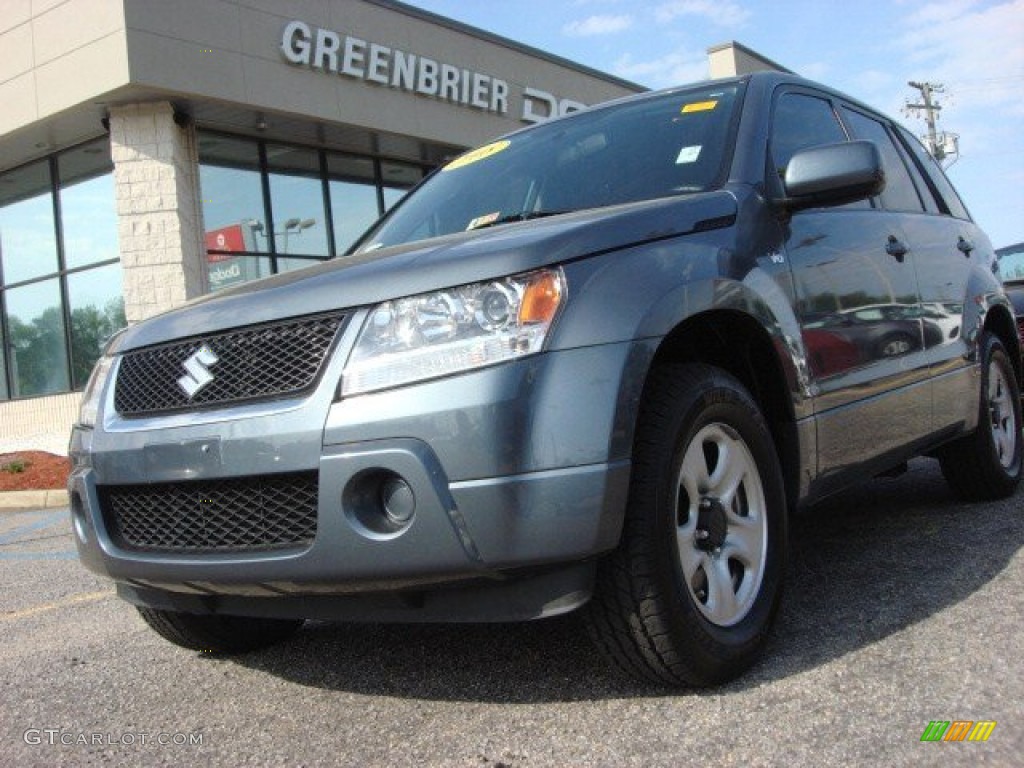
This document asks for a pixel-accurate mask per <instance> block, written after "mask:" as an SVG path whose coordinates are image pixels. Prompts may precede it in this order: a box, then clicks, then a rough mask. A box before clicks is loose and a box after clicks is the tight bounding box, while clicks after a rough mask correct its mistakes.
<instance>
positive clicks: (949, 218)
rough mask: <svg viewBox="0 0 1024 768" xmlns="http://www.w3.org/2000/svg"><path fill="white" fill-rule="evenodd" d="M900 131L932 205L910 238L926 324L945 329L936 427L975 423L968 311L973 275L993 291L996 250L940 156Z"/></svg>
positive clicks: (934, 357)
mask: <svg viewBox="0 0 1024 768" xmlns="http://www.w3.org/2000/svg"><path fill="white" fill-rule="evenodd" d="M895 131H896V134H897V137H898V139H899V140H900V146H901V148H902V149H904V150H905V151H906V152H908V153H909V154H908V157H909V158H910V160H911V162H910V170H911V173H912V174H913V176H914V178H915V181H916V182H917V184H918V186H919V187H920V188H921V190H922V196H923V197H924V198H925V201H926V203H927V205H928V211H927V213H926V214H924V215H921V216H916V217H914V221H913V224H912V230H908V238H909V239H910V240H911V242H912V244H913V247H914V248H915V250H917V251H918V252H919V254H920V257H919V258H918V259H917V260H916V262H915V264H916V266H917V282H918V285H919V287H920V291H921V302H922V308H923V310H924V312H925V322H926V323H929V322H930V323H933V324H934V325H936V326H938V328H939V330H940V331H941V333H935V332H933V334H932V335H933V337H934V339H935V341H934V342H929V343H928V351H929V362H930V364H931V367H932V373H933V375H934V376H935V384H934V402H935V408H934V411H933V426H934V428H935V429H936V430H942V429H948V428H953V427H958V426H960V425H962V424H963V423H964V422H966V423H968V424H971V423H973V420H974V419H975V417H976V409H977V396H978V395H977V391H978V387H977V380H976V378H975V377H974V375H973V365H972V362H971V360H972V356H971V354H970V352H971V344H970V341H969V338H970V327H971V318H970V317H968V315H967V313H968V312H970V311H971V310H972V308H973V307H974V299H973V297H972V296H971V295H970V291H971V288H970V281H971V273H972V272H974V273H975V275H976V276H978V277H979V278H981V277H982V276H984V282H985V283H987V284H989V290H991V287H990V285H991V284H993V283H994V282H995V278H994V277H990V275H991V274H992V265H993V261H994V259H995V251H994V250H993V249H992V245H991V243H990V242H989V240H988V237H987V236H986V235H985V234H984V233H983V232H982V231H981V230H980V229H979V228H978V226H977V225H976V224H975V223H974V222H973V221H971V217H970V214H968V212H967V209H966V208H965V207H964V205H963V203H962V202H961V201H960V197H959V196H958V195H957V193H956V190H955V189H954V188H953V185H952V184H950V183H949V180H948V179H947V178H946V175H945V174H944V173H943V171H942V168H940V167H939V164H938V163H937V162H936V161H935V159H934V158H933V157H932V156H931V155H929V154H928V152H927V150H925V148H924V147H923V146H922V145H921V143H920V142H919V141H918V140H917V139H916V138H914V136H912V135H911V134H910V133H909V132H908V131H906V130H905V129H903V128H900V127H898V126H897V127H896V129H895ZM926 329H927V326H926ZM926 340H927V339H926ZM958 406H959V407H958Z"/></svg>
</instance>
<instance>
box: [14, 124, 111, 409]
mask: <svg viewBox="0 0 1024 768" xmlns="http://www.w3.org/2000/svg"><path fill="white" fill-rule="evenodd" d="M58 212H59V218H58ZM117 238H118V232H117V214H116V209H115V202H114V183H113V166H112V163H111V161H110V145H109V143H108V141H107V140H106V138H102V139H97V140H96V141H92V142H89V143H87V144H83V145H80V146H77V147H74V148H72V149H69V150H66V151H64V152H61V153H59V154H57V155H53V156H51V157H49V158H47V159H45V160H41V161H37V162H34V163H31V164H29V165H25V166H22V167H20V168H16V169H13V170H10V171H6V172H3V173H0V310H2V311H0V365H2V375H0V398H2V399H10V398H20V397H35V396H39V395H47V394H54V393H58V392H67V391H69V390H78V389H82V388H83V387H84V386H85V383H86V381H87V380H88V377H89V373H90V371H91V370H92V366H93V364H94V363H95V362H96V360H97V358H98V357H99V355H100V354H101V352H102V349H103V345H104V344H105V343H106V341H107V340H108V339H109V338H110V336H112V335H113V334H114V333H116V332H117V331H118V330H120V329H121V328H123V327H125V325H126V323H125V316H124V299H123V294H122V291H121V282H122V280H121V265H120V261H119V255H118V253H119V252H118V239H117Z"/></svg>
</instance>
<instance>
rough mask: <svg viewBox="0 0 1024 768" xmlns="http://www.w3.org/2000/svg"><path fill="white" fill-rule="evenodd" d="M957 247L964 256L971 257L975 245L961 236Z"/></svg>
mask: <svg viewBox="0 0 1024 768" xmlns="http://www.w3.org/2000/svg"><path fill="white" fill-rule="evenodd" d="M956 247H957V249H958V250H959V251H960V252H961V253H962V254H963V255H964V256H970V255H971V251H973V250H974V243H973V242H971V241H970V240H968V239H967V238H966V237H964V236H963V235H961V236H960V239H959V240H957V241H956Z"/></svg>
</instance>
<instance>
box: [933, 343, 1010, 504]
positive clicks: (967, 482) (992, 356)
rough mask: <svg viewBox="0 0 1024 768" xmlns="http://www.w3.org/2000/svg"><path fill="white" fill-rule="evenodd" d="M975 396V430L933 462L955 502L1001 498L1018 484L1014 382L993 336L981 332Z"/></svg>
mask: <svg viewBox="0 0 1024 768" xmlns="http://www.w3.org/2000/svg"><path fill="white" fill-rule="evenodd" d="M979 351H980V355H979V357H980V362H981V393H980V402H979V405H978V408H979V413H978V428H977V429H976V430H975V431H974V432H973V433H972V434H970V435H967V436H966V437H962V438H960V439H959V440H956V441H955V442H952V443H950V444H949V445H946V446H944V447H943V448H942V450H941V451H940V452H939V454H938V456H939V462H940V465H941V467H942V474H943V476H944V477H945V478H946V482H947V483H949V486H950V488H952V489H953V492H954V493H956V494H957V495H958V496H959V497H960V498H962V499H966V500H969V501H986V500H992V499H1002V498H1006V497H1007V496H1009V495H1010V494H1012V493H1013V492H1014V491H1015V490H1016V488H1017V484H1018V483H1019V482H1020V474H1021V406H1020V390H1019V389H1018V386H1017V377H1016V376H1015V375H1014V372H1013V365H1012V364H1011V363H1010V358H1009V355H1007V354H1006V349H1005V347H1003V344H1002V342H1001V341H1000V340H999V337H998V336H996V335H995V334H993V333H985V335H984V336H982V338H981V344H980V345H979Z"/></svg>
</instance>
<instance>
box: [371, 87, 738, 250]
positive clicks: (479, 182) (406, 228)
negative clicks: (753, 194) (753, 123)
mask: <svg viewBox="0 0 1024 768" xmlns="http://www.w3.org/2000/svg"><path fill="white" fill-rule="evenodd" d="M738 93H739V85H737V84H730V85H728V86H724V87H723V86H721V85H719V86H717V87H710V86H704V87H701V88H695V89H689V90H685V91H673V92H671V93H668V94H663V95H659V96H656V97H653V98H649V99H641V100H637V101H631V102H627V103H621V104H616V105H610V106H607V107H597V108H594V109H590V110H586V111H584V112H580V113H578V114H574V115H572V116H570V117H568V118H565V119H562V120H557V121H554V122H551V123H546V124H542V125H539V126H537V127H535V128H531V129H527V130H524V131H520V132H518V133H514V134H511V135H509V136H508V137H506V138H504V139H501V140H499V141H495V142H492V143H490V144H487V145H486V146H483V147H480V148H478V149H475V150H472V151H471V152H467V153H466V154H464V155H461V156H460V157H458V158H456V159H455V160H453V161H452V162H450V163H448V165H446V166H444V167H443V168H441V170H440V171H438V172H437V173H435V174H434V175H433V176H432V177H431V178H429V179H428V180H427V181H425V182H424V183H423V184H422V185H421V186H420V187H419V188H417V189H416V190H415V191H414V192H413V193H412V194H410V195H409V197H408V198H407V199H406V200H404V201H403V202H402V204H401V205H400V206H398V208H396V209H395V211H394V212H393V213H392V215H390V216H389V217H387V218H386V219H384V220H383V221H382V222H381V223H380V224H379V225H378V226H377V227H376V228H375V229H373V230H371V231H370V232H369V233H368V234H367V236H366V237H365V238H363V240H362V241H361V243H360V245H359V247H358V249H357V251H358V252H365V251H369V250H374V249H377V248H381V247H384V246H390V245H398V244H400V243H406V242H411V241H414V240H421V239H424V238H428V237H437V236H440V235H447V234H452V233H454V232H464V231H466V230H471V229H480V228H483V227H492V226H496V225H500V224H504V223H508V222H513V221H522V220H525V219H530V218H537V217H540V216H550V215H555V214H558V213H565V212H568V211H576V210H580V209H583V208H598V207H602V206H608V205H617V204H619V203H629V202H635V201H638V200H649V199H652V198H656V197H665V196H668V195H678V194H689V193H694V192H703V191H705V190H708V189H711V188H713V187H714V186H717V185H718V184H720V183H721V179H722V176H723V171H724V169H723V160H724V157H723V155H724V153H725V151H726V148H727V146H728V139H729V134H730V126H731V125H732V123H733V121H732V117H733V113H734V112H735V110H736V104H737V101H738Z"/></svg>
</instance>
